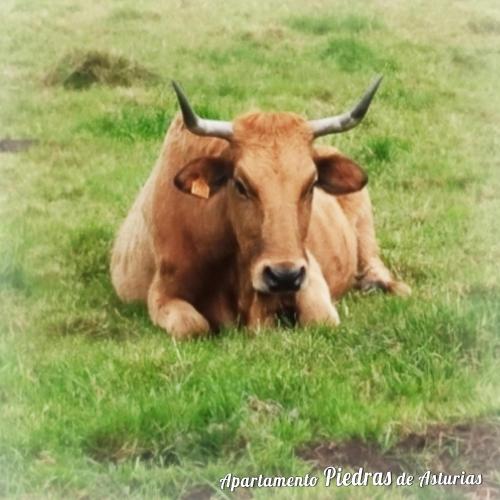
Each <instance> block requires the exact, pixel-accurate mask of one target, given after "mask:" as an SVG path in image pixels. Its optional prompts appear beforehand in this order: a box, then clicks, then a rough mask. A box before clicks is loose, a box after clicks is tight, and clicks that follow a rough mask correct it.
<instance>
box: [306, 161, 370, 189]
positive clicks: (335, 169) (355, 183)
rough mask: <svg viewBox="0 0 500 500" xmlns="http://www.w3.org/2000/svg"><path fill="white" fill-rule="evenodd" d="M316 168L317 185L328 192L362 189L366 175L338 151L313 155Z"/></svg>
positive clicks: (365, 181) (366, 180)
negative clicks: (323, 154)
mask: <svg viewBox="0 0 500 500" xmlns="http://www.w3.org/2000/svg"><path fill="white" fill-rule="evenodd" d="M314 163H316V167H317V169H318V187H320V188H322V189H324V190H325V191H327V192H328V193H330V194H348V193H354V192H355V191H359V190H360V189H363V187H364V186H365V185H366V183H367V182H368V176H367V175H366V174H365V172H364V171H363V169H362V168H361V167H360V166H359V165H357V164H356V163H354V162H353V161H352V160H351V159H349V158H347V157H346V156H343V155H342V154H340V153H333V154H329V155H325V156H319V155H318V156H315V157H314Z"/></svg>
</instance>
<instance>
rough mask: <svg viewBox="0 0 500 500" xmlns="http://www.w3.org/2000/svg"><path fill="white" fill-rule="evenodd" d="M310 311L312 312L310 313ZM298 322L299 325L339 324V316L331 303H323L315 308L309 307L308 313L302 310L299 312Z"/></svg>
mask: <svg viewBox="0 0 500 500" xmlns="http://www.w3.org/2000/svg"><path fill="white" fill-rule="evenodd" d="M311 312H312V313H311ZM299 324H300V325H301V326H307V325H327V326H339V325H340V317H339V313H338V312H337V308H336V307H335V306H334V305H333V304H332V303H330V302H329V303H328V304H325V306H324V307H320V304H318V307H317V308H316V309H311V311H310V312H309V314H307V313H305V312H302V313H301V314H299Z"/></svg>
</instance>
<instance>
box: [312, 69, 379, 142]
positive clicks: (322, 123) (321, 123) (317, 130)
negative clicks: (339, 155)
mask: <svg viewBox="0 0 500 500" xmlns="http://www.w3.org/2000/svg"><path fill="white" fill-rule="evenodd" d="M381 81H382V76H379V77H377V79H376V80H375V81H374V82H373V83H372V84H371V85H370V86H369V87H368V89H367V90H366V92H365V94H364V95H363V97H362V98H361V100H360V101H359V102H358V104H356V106H355V107H354V108H353V109H352V110H351V111H347V112H346V113H342V114H341V115H336V116H330V117H328V118H321V119H319V120H309V125H310V126H311V128H312V131H313V134H314V137H321V136H322V135H327V134H338V133H339V132H345V131H346V130H349V129H351V128H354V127H355V126H356V125H357V124H358V123H360V122H361V120H362V119H363V118H364V116H365V115H366V112H367V111H368V108H369V107H370V103H371V102H372V99H373V96H374V95H375V92H377V89H378V86H379V85H380V82H381Z"/></svg>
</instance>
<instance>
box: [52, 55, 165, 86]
mask: <svg viewBox="0 0 500 500" xmlns="http://www.w3.org/2000/svg"><path fill="white" fill-rule="evenodd" d="M157 80H158V76H157V75H156V74H155V73H153V72H152V71H149V70H148V69H146V68H145V67H144V66H142V65H141V64H139V63H137V62H135V61H132V60H129V59H127V58H126V57H123V56H120V55H115V54H111V53H108V52H105V51H98V50H92V51H75V52H71V53H69V54H67V55H66V56H64V57H63V58H62V59H61V60H60V61H59V62H58V64H57V65H56V67H55V68H54V69H53V70H52V71H50V72H49V73H48V74H47V76H46V77H45V80H44V81H45V83H46V84H47V85H62V86H64V87H66V88H70V89H76V90H79V89H86V88H88V87H90V86H91V85H108V86H111V87H117V86H122V87H129V86H131V85H132V84H134V83H147V82H154V81H157Z"/></svg>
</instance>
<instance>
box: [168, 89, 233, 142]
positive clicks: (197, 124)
mask: <svg viewBox="0 0 500 500" xmlns="http://www.w3.org/2000/svg"><path fill="white" fill-rule="evenodd" d="M172 86H173V87H174V90H175V93H176V94H177V100H178V101H179V106H180V107H181V111H182V118H183V119H184V124H185V125H186V127H187V128H188V130H189V131H191V132H192V133H193V134H197V135H208V136H211V137H220V138H221V139H227V140H231V138H232V137H233V124H232V123H231V122H224V121H221V120H206V119H204V118H200V117H199V116H198V115H197V114H196V113H195V112H194V111H193V108H192V107H191V105H190V104H189V101H188V99H187V97H186V96H185V95H184V92H182V90H181V88H180V86H179V84H178V83H177V82H174V81H172Z"/></svg>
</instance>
